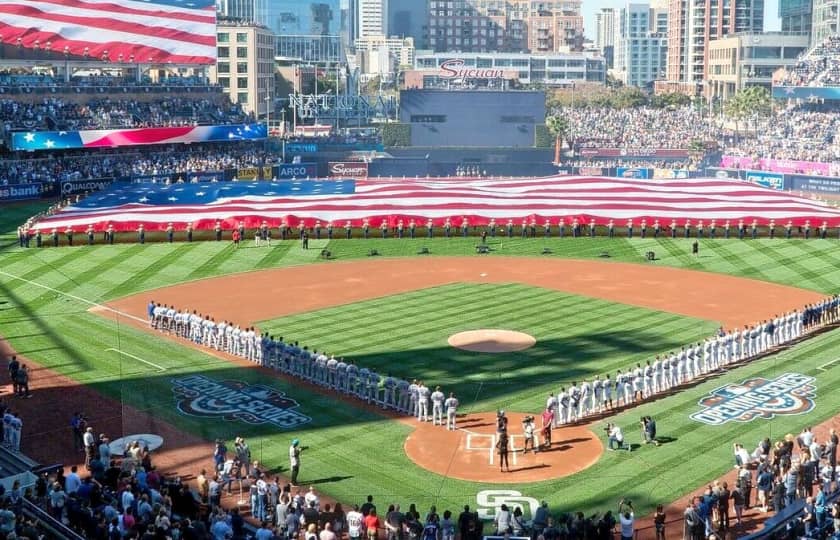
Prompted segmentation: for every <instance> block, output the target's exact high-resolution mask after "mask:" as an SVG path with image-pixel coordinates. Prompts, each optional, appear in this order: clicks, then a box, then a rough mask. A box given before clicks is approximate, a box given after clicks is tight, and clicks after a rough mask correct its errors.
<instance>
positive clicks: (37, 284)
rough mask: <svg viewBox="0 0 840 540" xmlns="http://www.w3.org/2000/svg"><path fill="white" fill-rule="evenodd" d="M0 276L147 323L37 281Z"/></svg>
mask: <svg viewBox="0 0 840 540" xmlns="http://www.w3.org/2000/svg"><path fill="white" fill-rule="evenodd" d="M0 275H2V276H6V277H7V278H11V279H16V280H18V281H23V282H24V283H28V284H30V285H32V286H34V287H39V288H41V289H46V290H48V291H52V292H54V293H56V294H60V295H62V296H66V297H67V298H72V299H73V300H76V301H78V302H82V303H83V304H87V305H89V306H94V307H98V308H101V309H104V310H106V311H110V312H112V313H116V314H118V315H121V316H123V317H126V318H128V319H134V320H135V321H139V322H141V323H148V321H147V320H146V319H141V318H140V317H135V316H134V315H131V314H129V313H125V312H123V311H120V310H118V309H114V308H112V307H108V306H106V305H104V304H100V303H99V302H94V301H93V300H88V299H87V298H82V297H81V296H76V295H75V294H70V293H66V292H64V291H59V290H58V289H55V288H53V287H50V286H48V285H43V284H41V283H38V282H37V281H32V280H31V279H26V278H22V277H20V276H16V275H14V274H10V273H8V272H4V271H3V270H0Z"/></svg>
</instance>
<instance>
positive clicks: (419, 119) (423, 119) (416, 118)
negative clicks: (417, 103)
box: [411, 114, 446, 124]
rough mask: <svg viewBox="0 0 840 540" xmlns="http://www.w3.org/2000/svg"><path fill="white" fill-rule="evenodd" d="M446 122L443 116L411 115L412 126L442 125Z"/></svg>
mask: <svg viewBox="0 0 840 540" xmlns="http://www.w3.org/2000/svg"><path fill="white" fill-rule="evenodd" d="M444 122H446V115H445V114H412V115H411V123H413V124H442V123H444Z"/></svg>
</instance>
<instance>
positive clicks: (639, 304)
mask: <svg viewBox="0 0 840 540" xmlns="http://www.w3.org/2000/svg"><path fill="white" fill-rule="evenodd" d="M36 210H37V207H33V206H17V207H8V208H3V211H2V214H0V230H2V231H3V236H2V238H0V250H2V251H0V261H2V265H0V337H2V338H4V339H5V340H7V341H8V343H9V344H10V345H11V346H12V347H14V349H15V350H16V351H17V352H18V353H19V354H20V355H22V356H24V357H26V358H27V359H28V360H30V361H32V362H34V363H36V364H37V365H38V366H39V367H38V368H37V369H36V370H35V372H34V374H33V380H34V382H35V385H34V386H35V388H36V396H35V398H33V400H31V401H37V403H38V407H37V408H35V407H32V406H30V405H28V404H26V403H23V404H20V406H21V407H29V408H30V409H31V410H30V411H29V412H28V416H25V417H24V419H25V421H26V424H25V428H24V436H23V444H22V448H23V451H24V452H26V453H29V454H31V455H33V456H34V457H35V458H36V459H40V460H42V461H48V460H56V459H62V460H65V461H66V460H72V459H74V458H73V455H74V454H73V453H72V452H67V451H66V450H65V449H63V448H62V447H61V445H63V444H67V445H69V444H70V442H69V441H70V434H69V429H68V428H67V425H68V422H69V419H70V415H71V414H72V412H73V410H74V409H76V408H84V410H85V412H86V413H88V415H89V416H90V417H91V423H92V425H94V426H95V429H96V430H97V431H109V432H111V434H112V435H111V436H112V438H115V437H116V436H118V435H117V432H119V435H129V434H135V433H157V434H161V435H162V436H163V437H164V445H163V447H162V448H161V450H160V453H161V455H162V456H164V458H165V459H164V461H165V463H167V464H168V465H170V466H171V467H177V468H178V470H179V472H180V473H182V474H187V473H188V472H192V473H194V472H195V471H194V469H195V468H197V467H200V466H201V465H202V464H206V463H207V462H208V458H209V456H210V454H211V453H212V449H213V445H212V441H213V440H214V439H215V438H224V439H227V440H232V439H233V438H234V437H235V436H243V437H246V438H247V439H248V440H249V441H250V445H251V448H252V452H253V455H254V458H255V459H258V460H260V461H261V462H262V463H264V464H265V465H266V466H267V467H269V468H270V469H272V470H274V471H279V472H280V473H281V474H282V472H283V471H284V470H286V469H287V468H288V445H289V442H290V440H291V439H293V438H298V439H300V440H301V441H302V443H303V444H304V445H306V446H307V447H308V448H307V450H306V451H305V452H304V454H303V456H302V466H301V477H300V478H301V483H302V484H304V485H308V484H316V485H317V486H318V489H319V490H320V491H321V492H323V493H325V494H328V495H329V496H331V497H333V498H335V499H337V500H339V501H342V502H348V503H354V502H359V501H361V500H362V499H363V497H364V496H365V495H368V494H371V495H373V496H374V498H375V500H376V501H379V502H380V503H384V502H386V501H401V502H405V503H408V502H414V503H417V505H418V508H420V509H421V512H422V509H423V508H426V507H427V506H429V505H431V504H436V505H437V507H438V509H451V510H453V511H455V510H457V509H459V508H460V507H461V506H462V505H464V504H470V505H471V506H473V507H479V508H482V507H486V508H490V509H491V510H492V507H493V505H494V502H493V501H494V497H495V498H498V497H507V498H508V499H517V500H521V501H522V503H523V505H524V506H525V507H526V511H527V510H528V503H529V502H531V501H539V500H546V501H548V503H549V504H550V505H551V507H552V509H554V510H556V511H573V510H581V511H585V512H594V511H599V510H600V511H603V510H606V509H613V508H614V507H615V505H616V503H617V501H618V499H620V498H622V497H627V498H630V499H632V500H633V501H634V503H635V505H636V508H637V511H638V512H639V513H640V514H641V513H646V512H648V511H650V510H651V509H652V508H653V507H654V506H655V505H656V504H658V503H670V502H672V501H674V500H677V499H678V498H680V497H681V496H683V495H685V494H687V493H691V492H692V491H693V490H695V489H697V488H698V487H699V486H702V485H703V484H704V482H708V481H709V480H711V479H714V478H717V477H718V476H721V475H722V474H724V473H726V472H727V471H728V470H730V469H731V468H732V462H733V460H732V443H733V442H735V441H741V442H743V443H744V444H745V445H746V446H748V447H749V448H750V449H752V448H753V447H754V445H755V444H756V443H757V442H758V441H759V440H760V439H762V438H763V437H766V436H767V437H771V438H772V439H776V438H779V437H781V436H783V435H784V434H785V433H788V432H798V431H799V430H800V429H801V428H802V427H803V426H805V425H816V424H819V423H820V422H822V421H825V420H827V419H829V418H831V417H832V416H833V415H834V414H836V412H837V410H838V405H840V393H838V392H837V390H838V388H840V332H838V331H836V330H835V331H830V332H827V333H824V334H821V335H819V336H817V337H814V338H812V339H809V340H807V341H805V342H803V343H800V344H797V345H795V346H794V347H792V348H790V349H788V350H784V351H782V352H779V353H777V354H773V355H770V356H768V357H766V358H763V359H761V360H757V361H755V362H751V363H749V364H747V365H743V366H739V367H736V368H733V369H729V370H727V371H726V372H725V373H722V374H720V375H718V376H715V377H713V378H711V379H709V380H705V381H703V382H701V383H699V384H697V385H695V386H692V387H689V388H686V389H683V390H681V391H679V392H677V393H673V394H671V395H668V396H664V397H661V398H658V399H656V400H655V401H651V402H648V403H645V404H643V405H640V406H638V407H635V408H631V409H629V410H626V411H623V412H620V413H618V414H617V415H615V416H613V417H611V418H610V419H609V421H615V422H617V423H618V424H619V425H621V426H623V427H624V431H625V433H626V434H627V436H628V439H629V440H630V442H631V443H634V444H633V447H634V449H633V451H632V452H603V453H600V446H601V445H596V448H598V449H599V450H598V451H595V452H594V454H593V451H592V450H591V449H592V448H593V447H592V446H591V445H590V446H587V447H586V448H587V450H585V452H587V453H588V454H589V455H588V456H583V457H584V458H587V457H588V458H589V459H588V463H587V465H588V466H586V467H585V468H583V470H579V471H578V472H576V473H574V474H569V475H566V476H559V477H558V476H557V474H555V473H557V467H558V466H559V464H562V462H564V461H566V460H568V461H573V460H577V459H581V456H580V455H579V454H580V451H577V452H576V449H578V448H577V443H578V442H580V441H579V440H578V437H579V436H578V435H576V436H575V437H576V438H570V439H568V440H566V441H565V442H564V434H563V430H559V431H558V435H557V436H558V438H559V439H560V441H561V446H560V448H559V449H557V450H556V452H557V455H556V456H552V458H553V461H552V463H551V464H548V463H547V462H545V463H544V462H543V461H541V460H540V458H534V459H535V460H534V461H530V462H527V463H526V462H524V461H523V463H522V466H521V467H520V468H521V473H522V474H519V471H518V470H517V467H514V471H513V472H511V473H508V474H507V475H506V476H501V477H500V476H499V474H498V472H497V467H496V466H495V465H493V464H491V463H489V461H488V460H489V452H488V451H487V448H486V447H485V446H483V445H482V443H480V442H474V444H467V445H466V446H465V445H464V444H463V441H459V440H457V439H452V440H451V441H449V442H447V439H443V438H438V437H436V436H432V435H433V433H432V432H431V431H429V429H428V428H426V427H424V429H423V430H422V431H417V432H416V433H415V431H414V430H415V427H416V423H415V422H413V421H412V420H406V419H399V418H396V417H394V416H393V415H388V414H385V413H382V412H381V411H379V410H378V409H377V408H375V407H369V406H363V405H361V404H359V403H357V402H354V401H353V400H350V399H346V398H339V397H337V396H335V395H332V394H331V393H330V392H328V391H324V390H321V389H316V388H314V387H312V386H310V385H308V384H303V383H301V382H299V381H296V380H294V379H290V378H287V377H284V376H281V375H279V374H277V373H274V372H272V371H270V370H267V369H265V368H260V367H257V366H253V365H248V364H247V363H245V362H244V361H241V360H236V359H233V358H231V357H227V356H225V355H222V354H220V353H215V352H212V351H208V350H204V349H201V348H198V347H195V346H191V345H187V344H186V343H184V342H183V341H178V340H175V339H173V338H170V337H167V336H164V335H162V334H159V333H157V332H155V331H152V330H150V329H148V328H147V325H146V324H145V323H144V321H145V306H146V304H147V303H148V301H149V300H150V299H154V300H155V301H158V302H162V303H174V304H175V305H176V307H179V308H188V309H198V310H199V311H200V312H204V313H210V314H212V315H213V316H215V317H216V318H217V319H231V320H235V321H236V322H238V323H240V324H243V325H244V324H246V323H247V324H254V325H256V326H257V327H259V328H260V329H265V330H268V331H270V332H271V333H272V334H274V335H278V336H279V335H282V336H283V337H284V338H285V339H287V340H297V341H299V342H300V343H301V344H307V345H309V346H310V347H311V348H315V349H318V350H326V351H327V352H332V353H335V354H336V355H341V356H344V357H346V358H348V359H350V360H352V361H354V362H356V363H357V364H359V365H363V366H367V367H371V368H375V369H377V370H378V371H380V372H381V373H383V374H384V373H392V374H393V375H395V376H399V377H404V378H414V377H416V378H420V379H423V380H425V381H426V382H427V384H429V385H430V386H431V385H440V386H441V387H442V388H443V389H444V390H445V391H447V392H448V391H454V392H456V393H457V395H458V396H459V399H460V402H461V411H460V412H463V413H468V414H473V415H479V414H482V413H484V414H485V415H486V413H490V412H492V411H495V410H497V409H500V408H501V409H505V410H506V411H510V412H511V413H532V414H533V413H539V412H540V411H541V409H542V408H543V407H544V404H545V399H546V397H547V395H548V393H549V392H557V391H558V390H559V387H560V386H563V385H568V384H569V383H571V381H574V380H581V379H584V378H586V379H590V380H591V379H592V378H593V377H594V376H595V375H596V374H601V375H603V374H604V373H607V372H609V373H613V374H614V373H615V371H616V370H617V369H622V370H625V369H627V368H630V367H633V366H635V365H636V363H637V362H642V363H644V361H646V360H649V359H652V358H653V356H654V355H656V354H661V353H665V352H668V351H669V350H673V349H675V348H679V347H680V346H681V345H684V344H688V343H691V342H696V341H698V340H700V339H702V338H704V337H706V336H708V335H709V334H711V333H712V332H714V331H715V329H716V328H718V327H719V326H721V325H724V326H725V327H727V328H731V327H733V326H735V325H741V326H742V325H744V324H751V323H753V322H755V321H757V320H760V319H763V318H769V317H771V316H773V315H776V314H777V313H781V312H783V311H787V310H790V309H793V308H798V307H801V306H802V305H803V304H805V303H807V302H811V301H814V300H816V299H818V298H820V297H821V296H823V295H827V294H833V293H837V292H838V286H837V284H838V283H840V250H838V243H837V240H808V241H804V240H800V239H797V240H782V239H775V240H769V239H759V240H744V241H739V240H734V239H733V240H708V239H707V240H701V241H700V254H699V256H693V255H691V249H690V243H691V241H689V240H685V239H676V240H672V239H658V240H654V239H651V238H648V239H639V238H635V239H632V240H628V239H625V238H614V239H607V238H595V239H590V238H578V239H571V238H564V239H558V238H548V239H544V238H534V239H518V238H514V239H493V240H492V241H491V242H490V245H491V248H492V251H491V252H490V253H489V254H486V255H478V254H476V250H475V245H476V243H477V242H478V240H477V239H476V238H467V239H462V238H452V239H444V238H435V239H431V240H429V239H425V238H424V239H415V240H408V239H404V240H395V239H387V240H360V239H354V240H333V241H329V242H328V241H326V240H321V241H314V240H313V241H312V242H311V247H312V248H314V249H309V250H303V249H301V247H300V245H299V243H298V242H295V241H287V242H282V243H281V242H275V244H274V245H273V246H272V247H270V248H269V247H259V248H258V247H254V246H253V245H252V244H251V243H246V244H245V245H244V246H243V247H241V248H239V249H234V248H233V246H232V245H231V244H230V243H229V242H195V243H190V244H188V243H174V244H165V243H160V244H146V245H137V244H118V245H113V246H107V245H95V246H90V247H89V246H77V247H61V248H57V249H54V248H43V249H28V250H24V249H19V248H18V247H17V246H16V239H15V238H14V228H15V226H16V225H17V224H18V223H20V222H22V221H23V220H24V219H25V217H26V216H28V215H31V214H32V213H34V212H35V211H36ZM421 247H427V248H428V250H429V251H430V253H429V254H427V255H419V254H418V251H419V250H420V248H421ZM324 248H326V249H329V250H330V251H331V253H332V255H333V259H332V260H323V259H322V258H321V257H319V254H320V250H321V249H324ZM544 248H547V249H548V251H549V253H546V254H543V250H544ZM372 249H375V250H377V251H378V252H379V253H380V256H378V257H367V255H368V253H369V252H370V250H372ZM648 251H654V252H655V253H656V255H657V260H656V261H654V262H646V261H645V260H644V255H645V253H646V252H648ZM604 254H608V255H609V257H603V255H604ZM481 329H506V330H514V331H519V332H523V333H526V334H529V335H531V336H533V337H534V338H535V340H536V342H535V344H534V346H532V347H530V348H527V349H525V350H521V351H516V352H507V353H480V352H470V351H465V350H462V349H458V348H454V347H452V346H451V345H449V343H448V339H449V337H450V336H451V335H453V334H455V333H458V332H461V331H466V330H481ZM788 373H793V374H799V375H801V376H803V377H802V378H803V379H808V380H811V379H810V378H813V380H812V382H810V384H809V385H808V386H809V387H808V388H801V389H794V390H793V392H794V395H795V397H797V398H802V399H799V402H801V403H804V405H803V406H801V407H799V408H798V409H796V408H795V410H790V408H788V409H786V410H782V409H781V408H780V409H779V411H778V414H774V413H773V411H772V410H770V411H769V412H768V411H767V410H762V411H759V412H760V413H761V414H756V415H753V416H755V418H753V419H751V420H747V419H746V417H737V418H735V417H733V419H732V421H727V422H725V423H722V424H719V425H711V424H709V423H703V422H701V421H698V420H694V419H692V418H691V417H690V416H691V415H692V414H693V413H696V412H698V411H700V410H701V409H702V408H703V406H704V405H701V404H700V403H699V402H700V401H701V400H704V398H706V397H709V396H711V397H715V394H714V392H715V390H717V389H719V388H721V387H723V386H726V385H738V387H739V388H744V387H746V386H749V384H747V385H742V383H744V382H746V381H750V380H754V379H765V380H773V379H777V378H779V377H781V376H783V375H784V374H788ZM195 381H203V383H202V384H203V386H201V385H196V384H195ZM208 381H209V383H211V384H212V383H216V385H217V386H227V387H229V388H233V389H237V390H238V391H241V392H244V391H248V392H252V393H253V395H256V396H261V397H263V398H265V399H269V398H271V399H274V402H276V403H282V404H283V406H284V407H286V408H288V409H289V410H291V411H294V413H295V414H294V415H291V416H290V418H292V419H293V420H289V421H288V422H290V424H288V425H285V426H281V425H280V423H279V422H273V421H271V419H267V418H262V417H260V415H259V414H250V415H249V414H242V413H237V412H236V411H233V410H230V409H229V408H224V407H219V408H218V409H217V410H216V414H213V408H212V405H213V404H212V403H210V402H212V400H210V402H207V401H206V400H204V401H202V400H200V399H198V398H201V396H200V395H198V394H197V393H200V390H199V389H197V388H198V387H199V386H201V387H202V388H207V386H208V385H207V383H208ZM783 397H784V396H783ZM198 401H202V403H205V405H206V407H204V408H200V407H198V406H196V403H197V402H198ZM706 401H707V402H708V400H706ZM806 405H807V406H806ZM14 406H18V405H17V403H16V404H15V405H14ZM643 415H651V416H654V417H655V418H656V419H657V423H658V426H659V432H660V435H661V436H662V437H663V441H664V443H665V444H663V445H662V446H660V447H653V446H645V445H639V444H638V443H639V434H638V427H637V425H638V420H639V417H640V416H643ZM475 418H479V416H476V417H475ZM467 421H469V417H468V418H467ZM604 422H605V420H604V419H599V420H597V421H595V422H593V423H592V424H591V425H589V426H587V427H586V428H585V430H584V431H585V432H586V433H589V435H586V436H585V437H591V438H593V439H594V440H596V441H598V442H600V443H602V444H603V447H604V448H605V447H606V436H605V433H604V431H603V426H604ZM466 425H467V426H468V428H469V429H473V428H475V429H476V430H477V431H476V432H478V431H480V430H479V429H478V424H477V423H476V422H475V421H474V422H473V423H472V424H466ZM513 429H514V430H516V429H518V427H517V426H513ZM440 431H443V430H440ZM412 437H414V438H413V439H412ZM418 438H420V440H419V442H418V440H417V439H418ZM425 438H428V440H427V441H426V440H425ZM468 438H469V437H468ZM477 438H478V436H476V439H477ZM51 441H53V442H51ZM54 441H60V444H55V442H54ZM407 441H412V444H414V445H415V446H417V445H418V444H419V446H421V447H422V446H424V445H425V447H426V455H425V458H424V460H423V462H422V463H420V462H418V460H416V459H414V458H413V457H410V455H409V454H410V453H407V452H406V448H407V447H408V446H409V445H408V444H407ZM578 450H579V449H578ZM465 454H469V455H470V458H469V459H464V455H465ZM78 457H79V456H78V455H76V458H78ZM162 459H163V458H162ZM589 462H591V464H589ZM463 467H469V468H471V469H472V473H473V474H472V476H473V477H475V476H476V475H477V476H478V478H481V477H482V474H483V473H482V472H481V471H485V470H486V481H480V480H471V481H468V480H462V479H459V478H463V477H464V476H465V475H464V474H462V471H459V468H463ZM542 473H545V477H544V478H543V479H541V476H540V475H541V474H542ZM468 476H469V475H468ZM500 490H508V492H509V493H507V494H504V493H500ZM510 492H516V493H510Z"/></svg>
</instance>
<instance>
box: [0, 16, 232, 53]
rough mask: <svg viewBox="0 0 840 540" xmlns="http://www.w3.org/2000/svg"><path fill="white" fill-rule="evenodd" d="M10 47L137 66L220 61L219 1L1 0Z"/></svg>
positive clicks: (0, 29) (0, 24)
mask: <svg viewBox="0 0 840 540" xmlns="http://www.w3.org/2000/svg"><path fill="white" fill-rule="evenodd" d="M0 36H2V42H3V43H5V44H7V45H16V46H21V47H25V48H30V49H35V48H37V49H40V50H42V51H45V50H50V51H52V52H53V53H54V54H58V55H63V54H64V53H65V52H66V53H67V54H69V55H70V56H72V57H74V58H75V57H79V58H82V57H85V56H87V57H89V58H91V59H95V60H103V59H107V60H109V61H113V62H116V61H124V62H129V61H134V62H135V63H144V64H147V63H152V62H154V63H174V64H210V63H214V62H215V61H216V5H215V1H214V0H0Z"/></svg>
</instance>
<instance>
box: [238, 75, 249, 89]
mask: <svg viewBox="0 0 840 540" xmlns="http://www.w3.org/2000/svg"><path fill="white" fill-rule="evenodd" d="M236 87H237V88H248V77H237V78H236Z"/></svg>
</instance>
